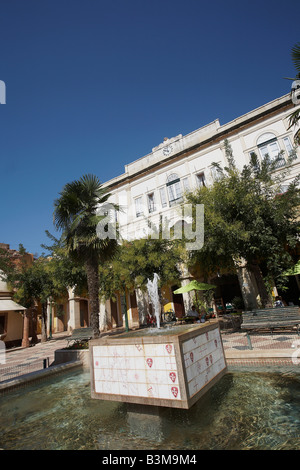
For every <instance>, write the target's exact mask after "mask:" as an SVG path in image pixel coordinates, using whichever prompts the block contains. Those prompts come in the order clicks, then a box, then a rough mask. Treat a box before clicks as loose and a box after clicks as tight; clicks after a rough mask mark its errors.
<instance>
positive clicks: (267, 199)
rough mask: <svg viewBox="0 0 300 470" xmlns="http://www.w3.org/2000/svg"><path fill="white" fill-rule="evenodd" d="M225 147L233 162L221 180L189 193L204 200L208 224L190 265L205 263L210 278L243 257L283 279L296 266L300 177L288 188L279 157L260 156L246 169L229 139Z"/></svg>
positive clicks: (197, 200)
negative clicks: (284, 187)
mask: <svg viewBox="0 0 300 470" xmlns="http://www.w3.org/2000/svg"><path fill="white" fill-rule="evenodd" d="M225 149H226V155H227V159H228V163H229V164H228V166H227V167H225V168H224V169H223V170H222V169H221V168H220V167H218V170H219V179H218V181H215V183H214V184H213V185H212V186H211V187H202V188H200V189H198V190H197V191H195V192H193V193H190V194H188V195H187V201H188V202H190V203H193V204H204V224H205V225H204V226H205V231H204V246H203V248H202V249H201V250H199V251H196V252H191V254H190V259H189V264H190V265H192V266H193V265H195V264H198V265H200V267H201V270H202V272H203V273H205V275H206V276H207V277H209V275H211V274H212V273H216V271H221V270H222V268H224V269H226V270H227V271H228V269H235V262H236V261H237V260H239V259H241V258H242V259H244V260H246V262H247V263H248V266H250V267H251V266H253V265H259V267H260V269H261V270H262V272H263V274H264V275H265V276H269V277H272V278H274V279H275V280H276V281H277V283H283V282H284V281H285V278H283V277H282V272H283V271H284V270H285V269H286V268H288V267H290V266H291V265H292V264H293V262H294V259H293V253H294V251H293V250H295V248H296V245H297V243H298V234H299V203H300V198H299V189H298V182H299V178H296V179H295V180H294V181H293V182H291V183H290V184H289V186H288V188H287V190H286V191H285V192H283V191H282V183H283V181H284V178H285V177H286V172H287V171H288V168H285V169H284V170H281V171H280V170H276V161H272V160H270V158H269V157H268V156H266V157H265V158H264V159H263V160H262V161H261V162H260V161H259V160H258V158H257V156H256V155H255V154H254V155H252V159H251V161H250V163H249V164H248V165H245V166H244V167H243V169H242V170H241V171H240V170H238V169H237V168H236V165H235V161H234V157H233V155H232V151H231V149H230V145H229V144H228V142H227V141H226V142H225ZM278 158H280V156H279V157H278Z"/></svg>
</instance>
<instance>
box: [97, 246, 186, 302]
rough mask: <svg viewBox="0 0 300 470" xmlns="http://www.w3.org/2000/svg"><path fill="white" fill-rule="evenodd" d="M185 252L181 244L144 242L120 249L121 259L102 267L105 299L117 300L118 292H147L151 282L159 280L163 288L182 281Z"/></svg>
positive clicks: (102, 290) (102, 286)
mask: <svg viewBox="0 0 300 470" xmlns="http://www.w3.org/2000/svg"><path fill="white" fill-rule="evenodd" d="M184 253H185V252H184V250H183V247H182V244H181V243H180V241H177V240H173V241H172V240H164V239H162V238H161V237H160V238H157V239H151V238H150V237H149V238H142V239H137V240H133V241H130V242H129V241H125V242H123V243H122V245H121V246H120V247H119V250H118V256H117V257H116V258H115V259H114V260H113V261H112V262H107V263H105V264H102V265H101V266H100V267H99V272H100V292H101V294H102V296H103V298H104V299H109V298H111V299H114V298H115V293H116V292H117V291H121V292H124V290H125V288H127V289H128V290H129V291H133V290H134V289H141V290H146V286H147V281H148V279H150V280H151V281H152V280H153V276H154V273H156V274H158V276H159V287H163V286H164V285H168V284H170V283H172V282H176V281H179V279H180V277H181V266H182V263H183V262H184Z"/></svg>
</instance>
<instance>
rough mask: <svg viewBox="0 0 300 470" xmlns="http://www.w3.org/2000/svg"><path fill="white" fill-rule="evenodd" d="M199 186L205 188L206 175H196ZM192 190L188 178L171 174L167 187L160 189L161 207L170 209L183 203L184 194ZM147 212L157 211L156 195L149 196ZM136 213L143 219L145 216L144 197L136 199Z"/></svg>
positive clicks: (150, 194) (149, 194) (152, 193)
mask: <svg viewBox="0 0 300 470" xmlns="http://www.w3.org/2000/svg"><path fill="white" fill-rule="evenodd" d="M196 180H197V184H198V186H205V175H204V173H199V174H197V175H196ZM189 190H190V185H189V179H188V177H185V178H182V179H180V178H179V177H178V175H177V174H176V173H173V174H171V175H170V176H169V177H168V178H167V184H166V186H163V187H162V188H159V189H158V193H159V199H160V206H161V207H163V208H164V207H167V206H168V204H169V206H170V207H172V206H174V205H175V204H178V203H180V202H182V201H183V193H184V192H186V191H189ZM146 197H147V210H148V212H149V213H150V214H151V213H152V212H155V211H156V210H157V201H156V199H155V193H154V192H151V193H148V194H147V196H146ZM135 213H136V217H141V216H143V215H144V214H145V207H144V205H143V197H142V196H140V197H138V198H136V199H135Z"/></svg>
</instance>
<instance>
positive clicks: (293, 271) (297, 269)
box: [283, 261, 300, 276]
mask: <svg viewBox="0 0 300 470" xmlns="http://www.w3.org/2000/svg"><path fill="white" fill-rule="evenodd" d="M297 274H300V261H298V263H296V264H295V266H293V267H292V268H290V269H288V270H287V271H285V272H284V273H283V275H284V276H296V275H297Z"/></svg>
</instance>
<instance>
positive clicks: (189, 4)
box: [0, 0, 300, 254]
mask: <svg viewBox="0 0 300 470" xmlns="http://www.w3.org/2000/svg"><path fill="white" fill-rule="evenodd" d="M299 13H300V8H299V1H298V0H289V1H288V2H283V1H278V0H277V1H275V0H272V1H271V0H266V1H261V0H260V1H257V0H251V1H244V0H240V1H230V0H229V1H226V2H225V1H220V0H215V1H213V2H206V1H201V0H184V1H181V0H151V1H148V0H139V1H138V0H112V1H102V0H51V1H50V0H26V1H25V0H1V8H0V50H1V55H0V57H1V60H0V80H3V81H4V82H5V84H6V104H5V105H0V135H1V137H0V155H1V165H0V172H1V174H0V178H1V179H0V197H1V213H0V215H1V217H0V224H1V225H0V242H4V243H9V244H10V245H11V247H12V248H15V249H17V248H18V245H19V243H22V244H23V245H24V247H25V248H26V249H27V250H28V251H30V252H32V253H38V254H41V253H42V251H43V250H42V249H41V247H40V245H41V243H45V242H47V241H48V239H47V237H46V236H45V230H50V232H52V233H53V234H56V235H58V234H57V233H56V232H55V230H54V228H53V223H52V213H53V201H54V199H55V198H57V197H58V194H59V192H60V191H61V189H62V187H63V186H64V184H65V183H67V182H70V181H73V180H74V179H77V178H79V177H81V176H82V175H83V174H86V173H93V174H95V175H97V176H98V177H99V178H100V180H101V181H102V182H105V181H107V180H109V179H111V178H113V177H115V176H118V175H120V174H122V173H123V172H124V165H125V164H126V163H129V162H131V161H134V160H136V159H137V158H140V157H142V156H144V155H146V154H148V153H149V152H151V150H152V148H153V147H155V146H156V145H159V144H160V143H161V142H162V141H163V139H164V137H169V138H170V137H174V136H176V135H178V134H180V133H181V134H183V135H185V134H188V133H189V132H192V131H193V130H195V129H198V128H199V127H201V126H203V125H205V124H207V123H209V122H211V121H212V120H214V119H216V118H219V119H220V122H221V124H225V123H226V122H229V121H231V120H232V119H234V118H236V117H238V116H240V115H242V114H244V113H246V112H248V111H250V110H252V109H254V108H256V107H258V106H260V105H262V104H264V103H267V102H268V101H271V100H273V99H275V98H277V97H279V96H282V95H284V94H286V93H288V92H289V91H290V82H289V81H287V80H284V79H283V77H293V76H294V74H295V71H294V67H293V64H292V61H291V48H292V46H293V45H294V44H295V43H297V42H299V41H300V37H299Z"/></svg>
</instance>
